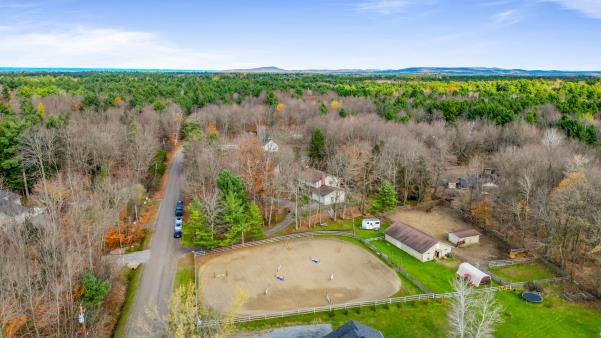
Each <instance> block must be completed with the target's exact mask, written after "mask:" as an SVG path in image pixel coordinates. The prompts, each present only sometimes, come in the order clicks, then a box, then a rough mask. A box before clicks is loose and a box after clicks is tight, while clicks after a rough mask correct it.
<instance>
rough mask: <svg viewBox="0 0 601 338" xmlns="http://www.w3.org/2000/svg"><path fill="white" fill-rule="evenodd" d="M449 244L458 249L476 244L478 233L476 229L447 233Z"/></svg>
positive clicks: (478, 237) (478, 239) (478, 238)
mask: <svg viewBox="0 0 601 338" xmlns="http://www.w3.org/2000/svg"><path fill="white" fill-rule="evenodd" d="M449 242H451V243H453V244H454V245H455V246H458V247H459V246H468V245H472V244H478V243H479V242H480V233H479V232H478V231H477V230H476V229H463V230H459V231H453V232H449Z"/></svg>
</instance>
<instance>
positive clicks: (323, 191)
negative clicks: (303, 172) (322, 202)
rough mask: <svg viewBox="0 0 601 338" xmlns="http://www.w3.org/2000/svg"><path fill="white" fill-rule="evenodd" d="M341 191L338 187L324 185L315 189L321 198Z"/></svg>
mask: <svg viewBox="0 0 601 338" xmlns="http://www.w3.org/2000/svg"><path fill="white" fill-rule="evenodd" d="M336 190H339V189H338V188H336V187H330V186H328V185H322V186H321V187H319V188H317V189H315V192H316V193H317V194H318V195H319V196H322V197H324V196H328V195H329V194H331V193H332V192H334V191H336Z"/></svg>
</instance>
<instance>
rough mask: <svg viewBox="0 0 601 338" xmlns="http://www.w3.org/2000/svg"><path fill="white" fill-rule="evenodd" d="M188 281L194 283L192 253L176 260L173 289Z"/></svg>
mask: <svg viewBox="0 0 601 338" xmlns="http://www.w3.org/2000/svg"><path fill="white" fill-rule="evenodd" d="M188 283H192V284H194V258H193V256H192V254H187V255H185V256H184V257H182V258H180V260H179V261H178V262H177V271H176V272H175V282H174V285H173V290H175V289H177V288H178V287H180V286H182V285H185V284H188Z"/></svg>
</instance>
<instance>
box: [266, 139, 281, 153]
mask: <svg viewBox="0 0 601 338" xmlns="http://www.w3.org/2000/svg"><path fill="white" fill-rule="evenodd" d="M278 150H280V147H279V146H278V144H277V143H275V142H274V141H273V140H272V139H269V141H267V143H265V144H264V145H263V151H264V152H266V153H275V152H277V151H278Z"/></svg>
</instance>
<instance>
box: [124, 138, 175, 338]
mask: <svg viewBox="0 0 601 338" xmlns="http://www.w3.org/2000/svg"><path fill="white" fill-rule="evenodd" d="M182 166H183V153H182V151H181V149H180V150H178V151H177V153H176V155H175V156H174V158H173V161H172V162H171V168H170V170H169V176H168V181H167V184H166V185H165V191H164V194H163V200H162V201H161V206H160V208H159V214H158V217H157V223H156V224H155V225H154V227H155V228H154V234H153V236H152V239H151V241H150V259H149V260H148V262H147V263H146V264H144V266H143V267H142V276H141V278H140V283H139V285H138V289H137V292H136V296H135V299H134V303H133V306H132V308H131V310H130V313H129V318H128V322H127V328H126V330H125V332H126V333H125V335H126V336H127V337H149V336H152V337H155V336H160V332H163V331H164V327H162V324H161V322H162V321H161V320H159V318H161V319H164V318H166V316H167V304H168V301H169V296H170V294H171V291H172V288H173V280H174V277H175V271H176V266H177V259H178V257H180V256H181V255H182V254H184V253H185V251H184V250H183V249H182V248H181V246H180V244H179V240H177V239H174V238H173V226H174V222H175V216H174V210H175V203H176V201H177V200H178V198H179V193H180V191H179V190H180V179H181V172H182ZM153 317H155V318H153ZM156 317H158V318H156ZM157 325H158V326H157Z"/></svg>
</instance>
